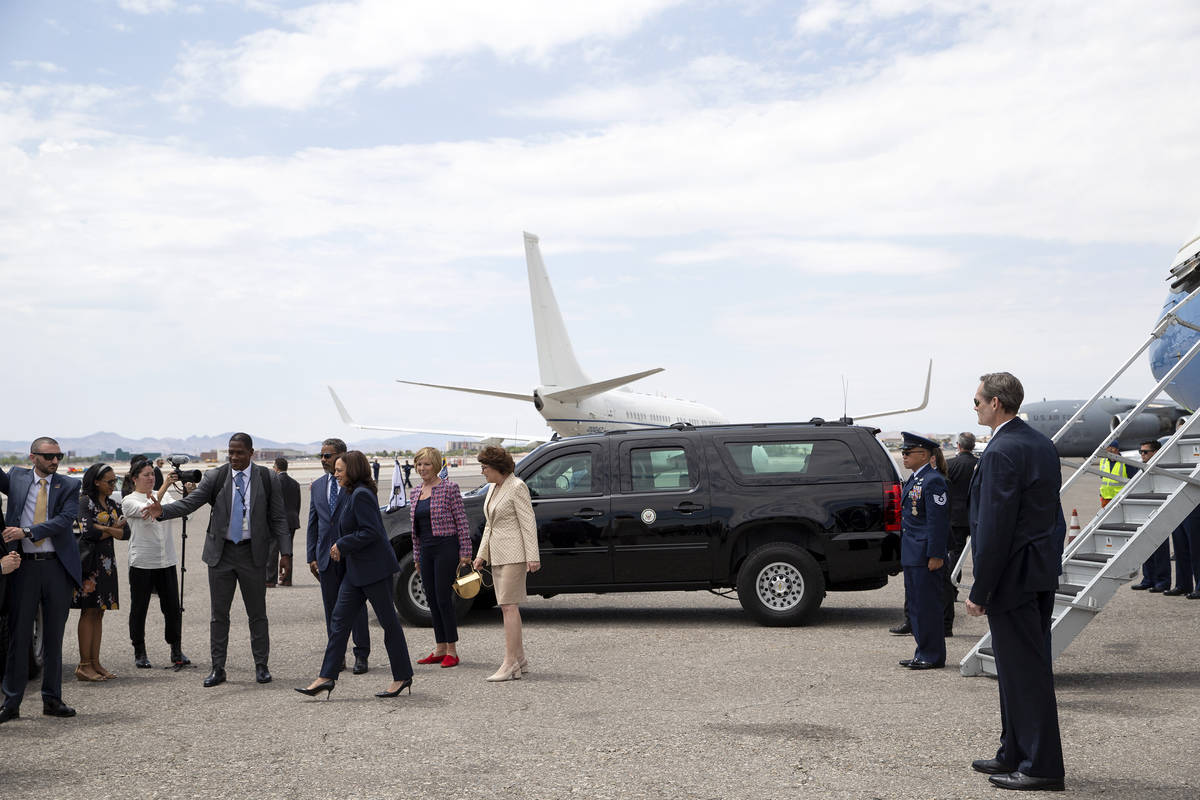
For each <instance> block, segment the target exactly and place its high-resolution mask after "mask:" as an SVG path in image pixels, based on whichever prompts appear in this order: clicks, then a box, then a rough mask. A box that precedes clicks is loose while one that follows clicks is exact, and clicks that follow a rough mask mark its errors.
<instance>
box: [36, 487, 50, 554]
mask: <svg viewBox="0 0 1200 800" xmlns="http://www.w3.org/2000/svg"><path fill="white" fill-rule="evenodd" d="M47 505H48V503H47V495H46V479H45V478H38V494H37V501H36V502H35V503H34V506H33V524H34V525H41V524H42V523H43V522H45V521H46V506H47ZM48 540H49V538H48V537H47V538H46V539H42V540H41V541H40V542H38V543H37V546H38V547H45V546H46V542H47V541H48Z"/></svg>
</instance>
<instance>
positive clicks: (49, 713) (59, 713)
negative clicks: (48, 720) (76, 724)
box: [42, 697, 75, 717]
mask: <svg viewBox="0 0 1200 800" xmlns="http://www.w3.org/2000/svg"><path fill="white" fill-rule="evenodd" d="M42 715H43V716H46V717H73V716H75V709H73V708H71V707H70V706H69V705H67V704H66V703H64V702H63V701H62V700H56V699H54V698H53V697H46V698H43V699H42Z"/></svg>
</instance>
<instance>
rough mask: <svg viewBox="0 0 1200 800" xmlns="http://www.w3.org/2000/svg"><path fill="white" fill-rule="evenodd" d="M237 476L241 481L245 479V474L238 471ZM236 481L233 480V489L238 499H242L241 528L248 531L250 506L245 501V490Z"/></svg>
mask: <svg viewBox="0 0 1200 800" xmlns="http://www.w3.org/2000/svg"><path fill="white" fill-rule="evenodd" d="M238 476H239V477H240V478H241V479H242V480H243V482H244V481H246V480H247V478H246V476H245V475H244V474H242V473H240V472H239V473H238ZM237 483H238V482H237V481H234V482H233V490H234V491H235V492H237V493H238V499H239V500H241V501H242V530H243V531H248V530H250V506H249V505H248V504H247V503H246V490H245V489H243V488H242V487H240V486H238V485H237Z"/></svg>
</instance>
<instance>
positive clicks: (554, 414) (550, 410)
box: [534, 386, 729, 436]
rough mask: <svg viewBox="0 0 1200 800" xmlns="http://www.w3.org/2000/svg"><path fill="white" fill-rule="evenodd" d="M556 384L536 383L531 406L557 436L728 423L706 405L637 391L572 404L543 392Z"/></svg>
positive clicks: (606, 393)
mask: <svg viewBox="0 0 1200 800" xmlns="http://www.w3.org/2000/svg"><path fill="white" fill-rule="evenodd" d="M556 389H557V387H553V386H539V387H538V389H537V391H536V392H535V393H534V398H535V399H534V405H535V407H537V409H538V412H539V413H540V414H541V415H542V417H544V418H545V420H546V424H547V425H549V426H550V429H551V430H553V431H554V432H555V433H557V434H558V435H559V436H581V435H583V434H591V433H604V432H606V431H615V430H626V429H631V428H665V427H667V426H668V425H671V424H672V423H675V422H690V423H691V424H693V425H715V424H719V423H722V422H728V421H729V420H727V419H726V418H725V417H724V416H723V415H722V414H721V413H720V412H718V411H715V410H714V409H711V408H709V407H708V406H703V405H700V404H699V403H693V402H691V401H690V400H681V399H676V398H670V397H659V396H657V395H651V394H643V393H641V392H621V391H613V392H605V393H603V394H600V395H596V396H594V397H588V398H586V399H584V400H580V401H579V402H576V403H562V402H559V401H557V400H553V399H551V398H549V397H547V395H550V394H553V392H554V391H555V390H556Z"/></svg>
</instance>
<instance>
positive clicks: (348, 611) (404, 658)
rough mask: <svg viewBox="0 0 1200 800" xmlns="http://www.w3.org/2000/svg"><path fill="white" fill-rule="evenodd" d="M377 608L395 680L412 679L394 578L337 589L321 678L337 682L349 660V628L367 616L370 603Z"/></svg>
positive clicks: (344, 585)
mask: <svg viewBox="0 0 1200 800" xmlns="http://www.w3.org/2000/svg"><path fill="white" fill-rule="evenodd" d="M368 601H370V603H371V608H373V609H375V618H376V619H378V620H379V625H380V626H381V627H382V628H383V646H384V648H385V649H386V650H387V654H388V661H390V662H391V666H392V680H395V681H403V680H408V679H409V678H411V677H412V674H413V668H412V661H411V660H410V659H409V657H408V644H407V643H406V642H405V641H404V629H403V628H401V627H400V617H399V616H398V615H397V614H396V605H395V604H394V603H393V602H392V579H391V578H390V577H388V578H384V579H383V580H381V581H375V583H370V584H367V585H366V586H355V585H353V584H352V583H350V581H342V585H341V588H339V589H338V598H337V605H336V606H334V608H333V622H332V624H331V626H330V627H331V630H330V632H329V643H328V644H326V645H325V659H324V661H322V663H321V677H322V678H332V679H334V680H337V677H338V675H339V674H340V673H341V671H342V662H343V661H344V660H345V658H346V642H347V641H348V640H349V639H350V628H351V627H352V625H353V623H354V620H355V619H356V618H357V617H358V616H359V615H360V614H365V613H366V606H367V602H368Z"/></svg>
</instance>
